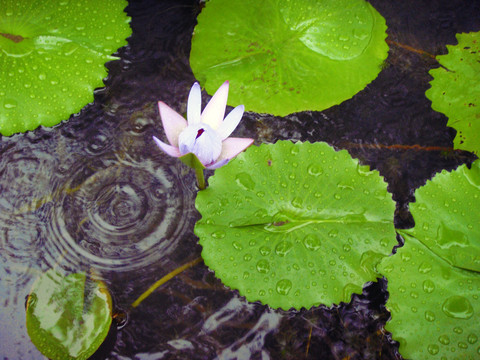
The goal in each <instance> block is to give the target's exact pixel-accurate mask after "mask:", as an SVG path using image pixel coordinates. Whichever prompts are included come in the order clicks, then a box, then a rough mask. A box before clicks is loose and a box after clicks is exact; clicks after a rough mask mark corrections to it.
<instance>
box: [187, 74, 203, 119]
mask: <svg viewBox="0 0 480 360" xmlns="http://www.w3.org/2000/svg"><path fill="white" fill-rule="evenodd" d="M201 111H202V90H201V89H200V85H199V84H198V82H196V83H195V84H193V86H192V88H191V89H190V94H189V95H188V103H187V120H188V125H195V124H198V123H199V122H200V120H201V117H200V116H201Z"/></svg>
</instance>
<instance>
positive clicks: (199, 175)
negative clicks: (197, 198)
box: [195, 168, 205, 190]
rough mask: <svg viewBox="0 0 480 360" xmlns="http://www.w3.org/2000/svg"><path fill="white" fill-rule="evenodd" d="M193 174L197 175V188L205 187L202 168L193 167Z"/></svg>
mask: <svg viewBox="0 0 480 360" xmlns="http://www.w3.org/2000/svg"><path fill="white" fill-rule="evenodd" d="M195 175H197V182H198V188H199V189H200V190H203V189H205V176H204V175H203V169H199V168H195Z"/></svg>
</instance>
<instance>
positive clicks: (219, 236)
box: [211, 230, 225, 239]
mask: <svg viewBox="0 0 480 360" xmlns="http://www.w3.org/2000/svg"><path fill="white" fill-rule="evenodd" d="M211 235H212V237H213V238H214V239H223V238H224V237H225V231H223V230H218V231H215V232H213V233H212V234H211Z"/></svg>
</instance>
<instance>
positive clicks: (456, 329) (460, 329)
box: [453, 326, 463, 334]
mask: <svg viewBox="0 0 480 360" xmlns="http://www.w3.org/2000/svg"><path fill="white" fill-rule="evenodd" d="M453 332H454V333H456V334H462V333H463V329H462V328H461V327H459V326H455V327H454V328H453Z"/></svg>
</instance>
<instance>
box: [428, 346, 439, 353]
mask: <svg viewBox="0 0 480 360" xmlns="http://www.w3.org/2000/svg"><path fill="white" fill-rule="evenodd" d="M427 350H428V352H429V353H430V354H432V355H437V354H438V352H439V351H440V348H439V347H438V345H436V344H430V345H428V347H427Z"/></svg>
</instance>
